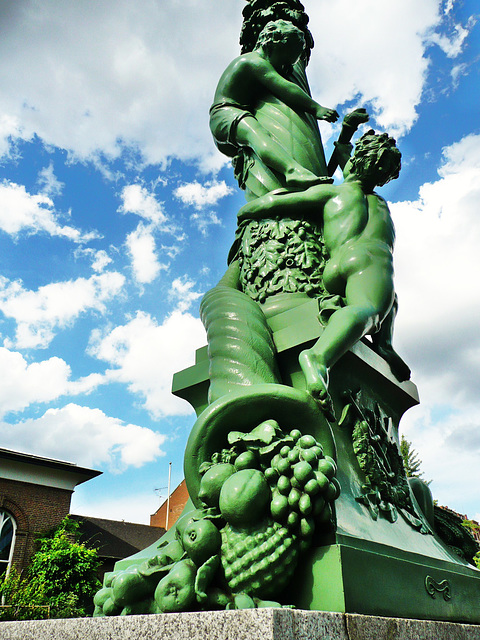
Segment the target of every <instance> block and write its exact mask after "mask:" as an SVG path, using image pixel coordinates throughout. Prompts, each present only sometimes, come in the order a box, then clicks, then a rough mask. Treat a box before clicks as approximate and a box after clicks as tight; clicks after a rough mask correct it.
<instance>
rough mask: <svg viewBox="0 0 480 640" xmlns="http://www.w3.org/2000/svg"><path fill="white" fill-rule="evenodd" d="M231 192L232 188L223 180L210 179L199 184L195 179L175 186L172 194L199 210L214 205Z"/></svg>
mask: <svg viewBox="0 0 480 640" xmlns="http://www.w3.org/2000/svg"><path fill="white" fill-rule="evenodd" d="M231 193H233V189H232V188H231V187H229V186H227V184H226V183H225V181H224V180H222V181H221V182H218V181H217V180H212V181H211V182H206V183H205V184H200V183H199V182H197V181H196V180H195V181H194V182H189V183H187V184H183V185H181V186H180V187H177V188H176V189H175V191H174V192H173V195H174V196H175V197H176V198H178V199H179V200H181V201H182V202H183V203H184V204H188V205H191V206H193V207H195V209H197V210H199V211H201V210H202V209H205V207H211V206H215V205H216V204H217V202H218V201H219V200H221V199H222V198H224V197H225V196H228V195H230V194H231Z"/></svg>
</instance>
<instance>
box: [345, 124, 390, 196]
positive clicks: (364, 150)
mask: <svg viewBox="0 0 480 640" xmlns="http://www.w3.org/2000/svg"><path fill="white" fill-rule="evenodd" d="M401 159H402V154H401V153H400V150H399V149H398V147H397V144H396V142H395V140H394V138H391V137H390V136H389V135H388V133H379V134H378V133H375V132H374V131H373V129H370V131H367V132H366V133H364V134H363V136H362V137H361V138H360V139H359V140H358V141H357V143H356V145H355V151H354V153H353V156H352V158H351V160H350V162H351V167H350V172H351V173H352V172H354V173H355V174H356V175H358V176H360V177H363V178H367V179H368V181H369V182H370V183H371V184H375V185H376V186H378V187H381V186H383V185H384V184H387V182H390V180H395V178H398V176H399V173H400V169H401V166H402V164H401Z"/></svg>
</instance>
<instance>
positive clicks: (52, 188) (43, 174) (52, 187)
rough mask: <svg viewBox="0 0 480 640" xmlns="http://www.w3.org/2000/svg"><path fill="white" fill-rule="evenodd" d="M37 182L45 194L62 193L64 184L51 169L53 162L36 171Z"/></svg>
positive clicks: (56, 194)
mask: <svg viewBox="0 0 480 640" xmlns="http://www.w3.org/2000/svg"><path fill="white" fill-rule="evenodd" d="M37 182H38V184H39V185H40V188H41V190H42V193H44V194H45V195H47V196H58V195H59V194H60V193H62V190H63V187H64V186H65V185H64V183H63V182H60V180H59V179H58V178H57V176H56V175H55V173H54V171H53V162H50V164H49V165H48V166H46V167H43V169H41V170H40V171H39V172H38V179H37Z"/></svg>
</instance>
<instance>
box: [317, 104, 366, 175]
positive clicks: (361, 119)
mask: <svg viewBox="0 0 480 640" xmlns="http://www.w3.org/2000/svg"><path fill="white" fill-rule="evenodd" d="M368 119H369V116H368V113H367V112H366V110H365V109H355V110H354V111H352V112H351V113H348V114H347V115H346V116H345V117H344V119H343V122H342V130H341V131H340V135H339V136H338V140H337V141H336V142H335V149H334V151H333V153H332V157H331V158H330V160H329V163H328V167H327V171H328V175H329V176H333V174H334V173H335V170H336V168H337V167H340V169H342V171H343V169H344V168H345V165H346V164H347V162H348V160H349V158H350V154H351V152H352V149H353V147H352V145H351V144H350V140H351V139H352V137H353V134H354V133H355V131H356V130H357V129H358V127H359V125H360V124H363V123H365V122H368Z"/></svg>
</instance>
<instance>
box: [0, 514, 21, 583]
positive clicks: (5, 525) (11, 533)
mask: <svg viewBox="0 0 480 640" xmlns="http://www.w3.org/2000/svg"><path fill="white" fill-rule="evenodd" d="M16 529H17V523H16V522H15V519H14V517H13V516H12V515H11V514H10V513H8V511H4V510H3V509H0V578H1V577H2V576H4V575H8V572H9V571H10V565H11V563H12V557H13V547H14V546H15V531H16Z"/></svg>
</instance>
